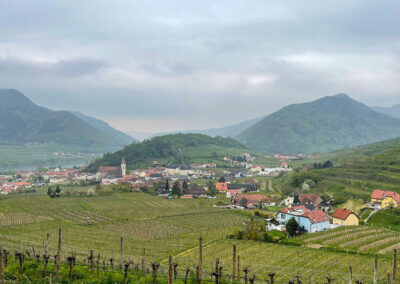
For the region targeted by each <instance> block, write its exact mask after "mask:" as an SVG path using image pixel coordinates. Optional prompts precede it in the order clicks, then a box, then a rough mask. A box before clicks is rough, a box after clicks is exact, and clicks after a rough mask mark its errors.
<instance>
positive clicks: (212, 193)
mask: <svg viewBox="0 0 400 284" xmlns="http://www.w3.org/2000/svg"><path fill="white" fill-rule="evenodd" d="M217 193H218V190H217V188H216V187H215V184H214V182H213V181H212V180H210V181H209V182H208V194H209V195H210V196H216V195H217Z"/></svg>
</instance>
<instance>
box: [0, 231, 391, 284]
mask: <svg viewBox="0 0 400 284" xmlns="http://www.w3.org/2000/svg"><path fill="white" fill-rule="evenodd" d="M48 246H49V234H47V238H46V241H45V243H44V252H43V254H42V255H41V253H40V251H39V252H38V251H35V247H34V246H32V247H31V248H29V249H26V250H25V251H23V250H22V248H21V249H20V250H19V251H14V252H13V253H12V252H11V251H8V250H7V249H3V248H2V247H1V245H0V284H4V283H7V282H13V281H14V280H15V281H17V280H16V279H13V276H12V275H9V274H6V273H5V272H4V271H5V269H7V268H8V267H9V266H14V268H15V267H17V268H18V270H19V271H18V272H19V273H18V274H19V275H24V277H26V278H27V279H29V274H27V275H25V274H24V271H25V270H26V269H28V268H30V267H32V266H34V267H37V268H40V269H41V277H42V279H43V280H46V279H48V281H49V283H51V282H52V281H55V282H57V280H58V279H60V270H62V271H63V272H64V275H63V276H62V277H64V278H65V271H69V273H68V278H69V280H70V281H74V280H76V279H77V277H78V275H77V273H74V271H77V270H78V271H86V272H87V273H89V274H90V275H92V276H93V275H94V276H96V277H97V278H98V279H99V280H101V279H104V277H107V275H110V274H118V275H120V277H121V281H120V282H123V283H134V282H132V281H135V280H134V279H139V278H143V279H145V280H144V281H146V283H159V282H165V283H169V284H172V283H174V281H175V282H176V281H180V282H181V283H199V284H201V283H217V284H218V283H246V284H247V283H249V284H252V283H293V284H294V283H349V284H351V283H374V284H377V283H397V273H398V267H397V250H396V249H394V250H393V259H392V273H389V274H387V275H386V277H385V278H382V277H381V278H379V277H378V255H375V258H374V270H373V275H360V274H353V267H352V266H349V268H348V272H347V273H342V274H337V273H336V274H335V275H332V274H331V273H329V272H326V271H310V270H307V271H306V270H302V268H301V267H299V268H298V269H296V271H293V270H292V271H290V272H287V273H278V272H277V271H274V267H268V266H263V267H264V268H265V269H267V270H268V271H265V272H264V273H262V274H260V273H255V272H254V265H253V266H248V265H246V264H245V263H241V259H240V254H239V252H238V250H237V247H236V245H233V246H232V258H231V259H232V261H231V262H229V263H222V262H220V260H219V259H218V258H217V259H215V261H213V263H212V264H211V265H210V266H209V269H205V266H204V263H203V239H202V237H200V238H199V244H198V247H196V248H195V249H198V260H197V262H196V263H195V264H193V263H192V264H191V265H189V264H188V262H187V261H186V263H182V262H181V263H178V261H175V260H174V258H173V256H172V255H170V256H169V257H168V259H167V260H164V261H157V260H156V258H155V256H151V255H146V251H145V249H144V251H143V253H142V255H140V256H126V255H125V254H124V239H123V237H121V239H120V255H119V258H114V257H113V256H112V257H107V256H105V255H102V254H101V253H98V252H97V253H96V252H94V251H93V250H91V251H90V252H89V253H88V255H87V256H83V255H80V256H78V255H77V253H76V252H74V251H72V252H70V253H68V254H67V255H65V254H64V255H62V249H61V247H62V230H61V228H60V229H59V232H58V243H57V252H56V253H54V254H50V252H49V249H48ZM152 258H153V260H152ZM309 261H312V260H309ZM39 264H40V265H39ZM260 265H261V266H262V264H260ZM313 273H315V274H317V273H318V274H319V276H318V278H315V277H314V275H313ZM321 273H326V275H324V276H323V282H321ZM143 279H142V280H143ZM18 281H19V280H18ZM28 281H29V280H28ZM100 282H101V281H100Z"/></svg>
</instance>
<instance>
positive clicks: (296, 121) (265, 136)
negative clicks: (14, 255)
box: [235, 94, 400, 154]
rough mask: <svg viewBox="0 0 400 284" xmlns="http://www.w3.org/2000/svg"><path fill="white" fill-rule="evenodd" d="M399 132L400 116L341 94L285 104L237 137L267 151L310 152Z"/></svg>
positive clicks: (360, 143) (397, 134)
mask: <svg viewBox="0 0 400 284" xmlns="http://www.w3.org/2000/svg"><path fill="white" fill-rule="evenodd" d="M398 136H400V119H396V118H392V117H389V116H387V115H384V114H382V113H379V112H376V111H374V110H372V109H371V108H369V107H368V106H366V105H364V104H362V103H359V102H357V101H355V100H353V99H351V98H350V97H349V96H348V95H346V94H338V95H335V96H327V97H323V98H321V99H318V100H316V101H313V102H308V103H301V104H293V105H289V106H286V107H284V108H282V109H280V110H278V111H277V112H275V113H273V114H271V115H269V116H267V117H265V118H264V119H262V120H261V121H259V122H257V123H255V124H254V125H252V126H250V127H249V128H248V129H246V130H245V131H243V132H242V133H240V134H239V135H238V136H236V137H235V138H236V139H238V140H239V141H240V142H242V143H244V144H245V145H248V146H249V147H252V148H253V149H255V150H257V151H262V152H265V153H270V154H274V153H291V154H297V153H306V154H311V153H315V152H330V151H335V150H338V149H341V148H345V147H354V146H358V145H363V144H368V143H373V142H377V141H382V140H385V139H391V138H395V137H398Z"/></svg>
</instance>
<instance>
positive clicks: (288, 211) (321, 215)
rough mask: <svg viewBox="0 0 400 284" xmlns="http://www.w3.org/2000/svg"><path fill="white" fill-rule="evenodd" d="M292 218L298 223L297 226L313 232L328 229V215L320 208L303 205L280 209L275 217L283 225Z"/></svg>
mask: <svg viewBox="0 0 400 284" xmlns="http://www.w3.org/2000/svg"><path fill="white" fill-rule="evenodd" d="M292 218H294V219H295V220H296V222H297V223H298V224H299V228H300V229H302V230H304V231H306V232H308V233H314V232H319V231H324V230H328V229H329V218H328V215H326V213H325V212H324V211H322V210H309V209H307V208H306V207H305V206H303V205H299V206H294V207H289V208H285V209H282V210H281V212H279V213H278V215H277V217H276V219H277V220H278V222H279V223H280V224H282V225H285V224H286V223H287V222H288V221H289V220H290V219H292Z"/></svg>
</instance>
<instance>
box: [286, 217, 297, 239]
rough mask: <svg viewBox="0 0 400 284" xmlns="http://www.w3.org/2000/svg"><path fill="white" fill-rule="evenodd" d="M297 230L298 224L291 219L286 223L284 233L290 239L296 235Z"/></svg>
mask: <svg viewBox="0 0 400 284" xmlns="http://www.w3.org/2000/svg"><path fill="white" fill-rule="evenodd" d="M298 228H299V224H298V223H297V221H296V220H295V219H294V218H293V217H292V218H291V219H290V220H289V221H288V222H287V223H286V232H288V234H289V235H290V236H291V237H293V236H294V235H295V234H296V232H297V229H298Z"/></svg>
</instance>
